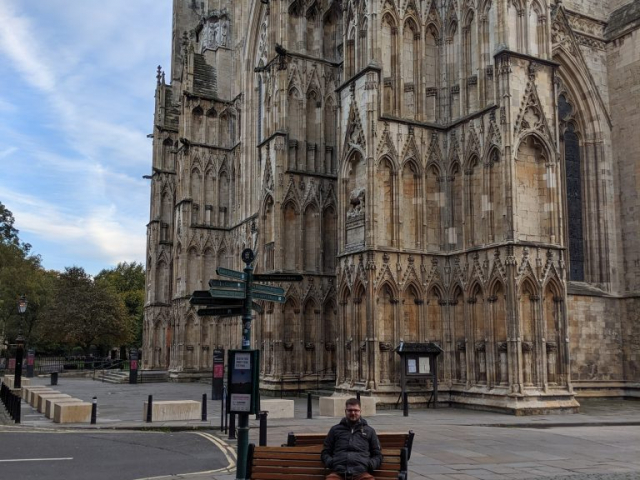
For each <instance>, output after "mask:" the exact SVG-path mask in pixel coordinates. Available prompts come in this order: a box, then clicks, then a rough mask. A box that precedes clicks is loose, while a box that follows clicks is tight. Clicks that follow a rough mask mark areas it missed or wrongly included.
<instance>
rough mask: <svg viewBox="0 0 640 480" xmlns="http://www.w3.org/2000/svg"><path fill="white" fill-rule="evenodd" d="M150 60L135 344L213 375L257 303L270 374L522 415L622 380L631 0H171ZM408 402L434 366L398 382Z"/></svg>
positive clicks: (175, 364) (637, 238) (631, 377)
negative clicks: (142, 301)
mask: <svg viewBox="0 0 640 480" xmlns="http://www.w3.org/2000/svg"><path fill="white" fill-rule="evenodd" d="M173 5H174V6H173V39H172V52H171V59H172V61H171V65H170V66H169V68H168V69H166V70H164V69H162V68H161V67H158V71H157V86H156V91H155V98H156V108H155V116H154V123H153V133H152V135H151V136H152V138H153V159H152V162H153V163H152V173H151V175H150V183H151V197H150V220H149V224H148V230H147V232H148V233H147V285H148V290H147V297H146V308H145V322H144V348H143V362H144V367H145V368H147V369H166V370H168V371H169V372H170V375H171V378H172V379H173V380H175V381H191V380H198V379H201V378H211V371H212V356H213V350H214V349H215V348H224V349H229V348H240V343H241V338H242V337H241V325H240V319H239V317H211V316H198V315H197V313H196V312H197V309H196V308H194V307H193V306H192V305H190V303H189V299H190V296H191V294H192V293H193V292H194V291H195V290H206V289H208V281H209V279H211V278H217V276H216V273H215V271H216V268H217V267H225V268H233V269H242V267H243V266H244V264H243V263H242V261H241V259H240V252H242V250H243V249H245V248H252V249H253V250H254V251H255V252H256V260H255V262H254V271H255V272H256V273H272V272H280V273H297V274H302V275H303V277H304V280H303V281H302V282H299V283H283V284H280V286H282V287H283V288H284V289H285V291H286V302H285V303H284V304H274V303H271V302H259V303H261V305H262V308H263V311H262V313H255V315H254V317H253V321H252V348H256V349H259V350H260V378H261V387H262V389H263V390H264V391H265V394H266V393H268V391H274V392H279V391H280V390H281V389H283V390H294V391H297V390H298V388H304V389H317V388H323V389H333V390H335V391H336V392H339V393H344V394H355V393H357V392H359V393H360V394H361V395H364V396H373V397H375V398H376V400H377V402H379V404H381V405H384V404H387V405H393V404H395V403H396V401H397V399H398V396H399V393H400V391H401V363H400V356H399V355H398V353H397V352H396V349H397V348H398V346H399V345H400V343H401V342H405V343H427V342H433V343H435V344H437V345H438V346H439V347H440V348H441V349H442V351H443V353H442V354H441V355H440V356H439V357H438V362H439V369H438V387H439V400H440V401H441V402H447V403H451V404H456V405H467V406H472V407H476V408H477V407H480V408H490V409H498V410H502V411H507V412H511V413H516V414H526V413H537V412H543V411H554V410H555V411H566V412H574V411H577V409H578V408H579V402H580V398H581V397H585V396H626V397H633V396H635V397H637V396H639V395H640V388H639V385H640V197H639V196H638V193H637V192H638V191H639V190H640V153H639V152H640V135H639V134H638V125H640V31H639V28H640V0H635V1H628V0H562V1H560V0H551V1H549V0H236V1H232V0H174V2H173ZM407 388H408V389H409V398H410V401H411V402H412V403H416V404H424V403H426V401H427V397H428V386H427V385H425V384H424V383H419V382H418V383H411V384H409V385H408V387H407Z"/></svg>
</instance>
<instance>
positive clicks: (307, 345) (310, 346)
mask: <svg viewBox="0 0 640 480" xmlns="http://www.w3.org/2000/svg"><path fill="white" fill-rule="evenodd" d="M304 349H305V350H307V351H312V350H315V349H316V344H315V343H313V342H306V343H305V344H304Z"/></svg>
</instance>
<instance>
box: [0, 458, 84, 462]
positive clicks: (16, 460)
mask: <svg viewBox="0 0 640 480" xmlns="http://www.w3.org/2000/svg"><path fill="white" fill-rule="evenodd" d="M60 460H73V457H61V458H11V459H7V460H0V463H8V462H56V461H60Z"/></svg>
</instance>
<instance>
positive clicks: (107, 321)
mask: <svg viewBox="0 0 640 480" xmlns="http://www.w3.org/2000/svg"><path fill="white" fill-rule="evenodd" d="M42 327H43V333H44V334H46V336H47V338H48V339H50V340H51V341H54V342H57V343H62V344H67V345H79V346H81V347H83V349H84V350H85V352H87V351H88V350H89V347H90V346H91V345H96V346H107V347H110V346H113V345H120V344H127V343H129V342H130V341H131V340H132V337H133V325H132V322H131V321H130V318H129V316H128V315H127V311H126V308H125V305H124V302H123V301H122V299H121V298H120V297H119V296H118V295H117V293H116V292H114V291H113V289H112V288H110V286H109V285H105V284H104V283H102V282H96V281H94V280H93V279H92V278H91V276H89V275H88V274H87V273H86V272H85V271H84V269H83V268H81V267H67V268H66V269H65V271H64V273H61V274H60V275H59V277H58V278H57V279H56V281H55V283H54V288H53V296H52V298H51V302H50V305H49V308H48V320H47V322H46V324H43V325H42Z"/></svg>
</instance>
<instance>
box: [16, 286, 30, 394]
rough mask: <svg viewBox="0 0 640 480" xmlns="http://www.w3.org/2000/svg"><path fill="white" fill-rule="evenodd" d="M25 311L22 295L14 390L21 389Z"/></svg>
mask: <svg viewBox="0 0 640 480" xmlns="http://www.w3.org/2000/svg"><path fill="white" fill-rule="evenodd" d="M26 311H27V297H26V296H25V295H22V296H21V297H20V299H19V300H18V312H19V313H20V323H19V324H18V337H17V338H16V347H17V348H16V371H15V376H14V383H13V385H14V388H21V387H22V358H23V357H24V337H23V336H22V316H23V315H24V313H25V312H26Z"/></svg>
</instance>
